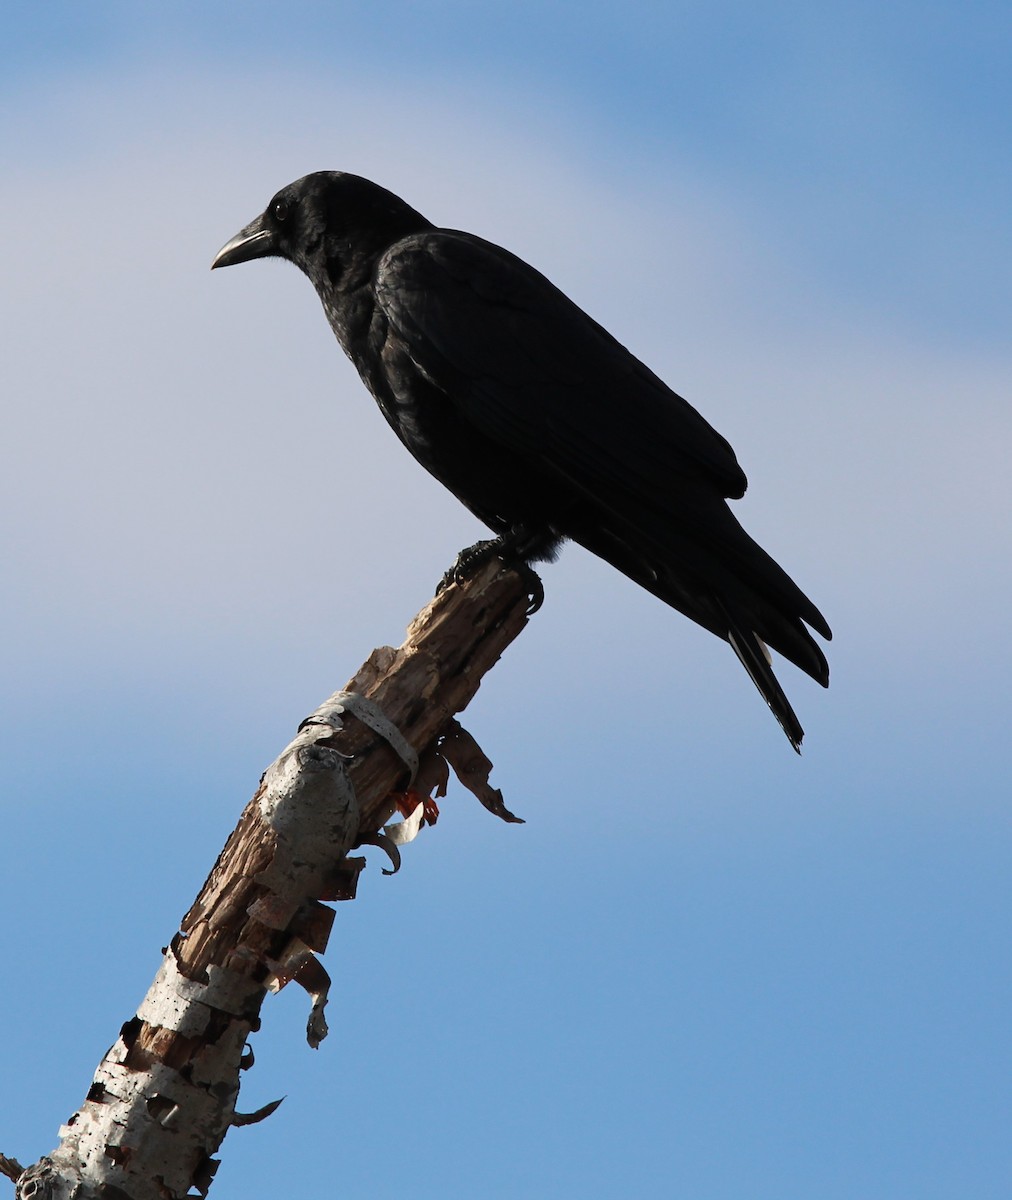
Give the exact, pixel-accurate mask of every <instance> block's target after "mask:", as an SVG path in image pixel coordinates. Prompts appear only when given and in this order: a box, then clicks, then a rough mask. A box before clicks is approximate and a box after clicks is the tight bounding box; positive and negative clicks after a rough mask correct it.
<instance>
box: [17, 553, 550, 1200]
mask: <svg viewBox="0 0 1012 1200" xmlns="http://www.w3.org/2000/svg"><path fill="white" fill-rule="evenodd" d="M527 606H528V597H527V591H526V583H525V581H524V580H523V579H522V578H521V577H520V576H519V575H517V574H515V573H513V572H504V571H503V570H502V568H501V564H499V563H496V562H493V563H490V564H488V566H486V567H485V568H484V569H483V570H482V571H481V572H479V573H478V574H477V575H476V576H475V577H474V578H473V579H471V580H469V581H468V582H467V583H465V584H463V585H461V586H454V587H451V588H448V589H447V590H446V591H444V592H443V593H442V594H441V595H440V596H438V597H437V598H436V599H435V600H433V601H432V602H431V603H430V604H428V605H427V606H426V607H425V608H424V609H423V610H422V611H421V612H420V613H419V614H418V616H416V617H415V619H414V620H413V621H412V623H411V625H410V626H409V628H408V631H407V637H406V639H405V641H404V643H403V645H401V646H400V647H399V648H397V649H391V648H390V647H381V648H380V649H378V650H374V651H373V653H372V654H371V655H370V656H369V658H368V659H367V661H366V662H365V663H364V664H363V665H362V667H361V668H360V669H359V671H358V672H357V673H356V675H355V676H354V677H353V678H352V679H351V680H350V681H349V683H348V685H347V686H346V688H344V689H342V691H341V692H337V693H335V694H334V695H333V696H332V697H330V698H329V699H328V700H327V701H325V702H324V703H323V704H322V705H321V706H320V707H319V708H318V709H317V710H316V711H315V712H314V713H312V714H310V716H309V717H307V718H306V720H305V721H303V722H302V724H301V725H300V727H299V732H298V733H297V735H296V737H295V739H294V740H293V741H292V742H291V743H290V745H289V746H287V747H286V748H285V750H284V751H283V752H282V753H281V755H280V756H279V757H278V759H276V760H275V762H274V763H272V764H271V766H270V767H269V768H268V769H267V771H266V772H265V773H264V776H263V778H262V780H261V782H260V786H259V788H258V789H257V791H256V794H255V795H254V796H253V798H252V799H251V800H250V802H249V804H248V805H247V806H246V808H245V810H244V811H243V813H242V815H241V817H240V818H239V822H238V824H237V825H236V828H235V829H234V831H233V832H232V834H231V835H230V837H229V839H228V841H227V842H226V844H225V847H224V849H223V850H222V852H221V854H220V855H219V857H218V861H217V862H216V863H215V865H214V867H213V868H212V870H211V873H210V875H209V876H208V878H207V881H206V882H205V884H204V886H203V888H201V891H200V894H199V895H198V896H197V899H196V900H195V901H194V903H193V905H192V906H191V907H190V910H189V912H188V913H187V914H186V916H185V917H184V918H183V921H182V923H181V925H180V929H179V932H178V933H177V934H176V935H175V936H174V937H173V939H172V941H171V944H170V946H169V947H168V949H167V950H166V952H165V958H164V960H163V962H162V966H161V968H160V969H159V972H158V975H157V976H156V978H155V981H154V983H153V984H152V986H151V988H150V989H149V991H148V994H147V995H146V996H145V998H144V1000H143V1002H142V1003H141V1006H140V1008H139V1009H138V1011H137V1015H136V1016H135V1017H134V1018H133V1019H132V1020H130V1021H128V1022H127V1023H126V1024H125V1025H124V1026H123V1028H122V1030H121V1031H120V1035H119V1038H118V1039H117V1041H116V1043H115V1045H114V1046H113V1047H112V1049H111V1050H110V1051H109V1052H108V1054H107V1055H106V1057H105V1058H104V1059H103V1061H102V1063H101V1064H100V1065H99V1067H98V1070H97V1072H96V1074H95V1079H94V1081H93V1083H92V1086H91V1088H90V1090H89V1092H88V1096H87V1098H86V1100H85V1102H84V1104H83V1105H82V1106H81V1108H80V1109H79V1110H78V1111H77V1112H76V1113H75V1114H74V1116H73V1117H71V1118H70V1120H69V1121H68V1122H67V1124H66V1125H65V1126H64V1127H63V1128H62V1129H61V1131H60V1139H61V1140H60V1144H59V1146H58V1147H57V1148H56V1149H55V1150H54V1151H53V1152H52V1153H51V1154H50V1155H48V1156H46V1157H45V1158H43V1159H41V1160H40V1161H39V1162H38V1163H36V1164H34V1165H33V1166H31V1167H29V1168H28V1169H26V1170H24V1171H23V1172H22V1171H21V1168H20V1164H18V1163H16V1161H15V1160H13V1159H5V1160H3V1163H4V1167H5V1168H6V1170H5V1173H7V1174H10V1175H14V1174H17V1175H18V1176H19V1178H18V1179H17V1184H16V1186H17V1194H18V1197H19V1200H29V1198H32V1200H43V1198H44V1197H53V1198H54V1200H55V1198H58V1197H59V1198H63V1197H67V1198H68V1200H69V1198H70V1197H71V1196H73V1197H74V1198H75V1200H91V1198H92V1197H95V1198H96V1200H97V1198H98V1197H100V1196H101V1197H104V1198H105V1200H110V1198H113V1200H119V1198H122V1197H129V1198H130V1200H175V1198H176V1197H181V1196H183V1195H185V1194H187V1193H188V1192H190V1193H192V1191H193V1190H196V1191H198V1192H200V1193H201V1194H206V1192H207V1189H208V1188H209V1186H210V1183H211V1180H212V1178H213V1175H214V1171H215V1168H216V1166H217V1163H216V1162H215V1160H214V1159H213V1157H212V1156H213V1154H214V1153H215V1152H216V1151H217V1149H218V1147H219V1145H220V1144H221V1141H222V1139H223V1138H224V1136H225V1134H226V1133H227V1131H228V1129H229V1127H230V1126H231V1125H236V1124H251V1123H253V1122H255V1121H257V1120H261V1119H263V1118H264V1117H266V1116H267V1115H269V1112H271V1111H273V1108H272V1107H271V1106H269V1105H268V1106H266V1107H265V1108H264V1109H261V1110H259V1111H258V1112H256V1113H252V1114H247V1115H242V1114H239V1113H237V1112H236V1108H235V1103H236V1100H237V1097H238V1092H239V1073H240V1071H242V1070H244V1069H246V1068H247V1067H249V1066H251V1065H252V1054H251V1052H250V1051H249V1050H248V1048H247V1038H248V1036H249V1034H250V1033H251V1032H253V1031H255V1030H256V1029H258V1028H259V1025H260V1009H261V1005H262V1003H263V1000H264V998H265V996H266V994H267V992H268V990H269V989H272V988H273V989H277V988H279V987H282V986H284V985H285V984H286V983H287V982H289V981H290V980H293V979H294V980H296V981H298V982H299V983H300V984H301V985H302V986H303V987H305V989H306V990H307V992H309V993H310V995H311V996H312V998H313V1007H312V1011H311V1014H310V1019H309V1023H308V1026H307V1036H308V1038H309V1041H310V1044H311V1045H318V1044H319V1042H320V1040H322V1038H323V1037H324V1036H325V1035H326V1023H325V1021H324V1019H323V1008H324V1005H325V1004H326V998H327V989H328V985H329V979H328V977H327V973H326V971H325V970H324V968H323V966H322V964H321V963H320V961H319V960H318V959H317V958H316V954H317V953H319V952H321V951H322V950H323V949H324V948H325V946H326V944H327V939H328V936H329V933H330V928H331V924H332V922H333V916H334V913H333V909H330V908H329V907H327V906H326V905H324V904H321V902H320V901H321V900H323V899H344V898H350V897H352V896H354V893H355V883H356V879H357V875H358V872H359V870H361V865H362V860H360V859H349V858H348V857H347V854H348V851H349V850H351V849H352V848H353V847H354V846H355V845H357V844H359V843H360V841H361V840H362V839H363V838H368V837H369V836H371V835H376V834H377V832H378V831H379V830H380V828H381V826H382V825H383V823H384V822H385V821H387V820H388V819H389V817H390V816H391V814H392V813H393V812H394V810H395V807H396V799H395V794H396V793H397V792H398V790H399V791H400V792H401V793H403V791H404V789H405V788H407V787H408V786H409V785H410V784H411V782H412V773H413V772H412V767H413V766H415V765H417V760H418V758H420V759H421V760H422V771H421V772H420V774H419V777H418V788H419V790H420V791H425V792H426V794H427V789H429V788H431V787H432V786H434V785H435V783H436V782H437V781H438V780H439V779H440V778H441V774H445V769H446V768H445V764H444V763H443V762H442V760H441V759H439V758H438V746H439V743H440V739H441V738H443V737H444V736H445V737H446V739H447V754H446V758H447V759H448V760H449V761H450V762H451V763H452V764H453V765H454V768H455V770H457V772H458V774H459V775H460V776H461V778H462V779H463V781H464V782H465V783H466V784H467V785H468V786H469V787H471V788H472V789H473V790H474V791H475V793H476V794H477V795H478V796H479V798H480V799H481V800H482V803H484V804H485V805H486V807H489V808H491V809H492V811H494V812H498V813H499V815H500V816H502V817H503V818H504V819H506V820H512V819H515V818H513V817H512V815H511V814H510V813H509V812H508V810H506V809H505V807H504V806H503V805H502V799H501V796H499V794H498V793H497V792H495V791H493V790H492V789H491V788H490V787H489V785H488V782H487V774H488V766H489V764H488V762H487V760H486V759H484V757H483V755H482V754H481V751H480V750H479V749H478V747H477V746H476V745H475V743H474V742H473V739H470V738H469V736H468V735H467V734H466V733H464V731H463V730H461V729H460V728H459V726H457V725H456V723H455V722H454V721H453V716H454V714H456V713H459V712H461V711H463V709H464V708H466V706H467V704H468V703H469V702H470V700H471V699H472V698H473V696H474V694H475V692H476V691H477V689H478V686H479V684H480V683H481V680H482V677H483V676H484V675H485V673H486V672H487V671H488V670H489V669H490V668H491V667H492V666H493V665H494V664H495V662H496V661H497V660H498V658H499V656H500V655H501V654H502V652H503V650H504V649H505V648H506V647H507V646H508V645H509V644H510V642H511V641H512V640H513V639H514V638H515V637H517V635H518V634H519V633H520V632H521V630H522V629H523V628H524V626H525V624H526V622H527ZM349 694H350V695H349ZM356 714H357V715H356ZM408 764H410V765H408ZM419 815H420V814H419ZM380 840H382V838H381V839H380Z"/></svg>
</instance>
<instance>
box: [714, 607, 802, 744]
mask: <svg viewBox="0 0 1012 1200" xmlns="http://www.w3.org/2000/svg"><path fill="white" fill-rule="evenodd" d="M725 613H726V615H727V624H728V630H727V640H728V642H730V644H731V649H732V650H733V651H734V652H735V654H737V656H738V661H739V662H740V663H741V665H742V666H743V667H744V668H745V670H746V671H747V672H748V675H749V678H750V679H751V680H752V682H753V683H754V684H755V685H756V687H757V688H758V689H759V694H760V695H761V696H762V698H763V699H764V700H765V701H766V703H767V704H768V705H769V706H770V711H771V712H772V713H773V715H774V716H775V717H776V719H777V720H778V721H779V722H780V728H781V729H782V730H783V731H784V733H786V734H787V739H788V741H789V742H790V743H791V745H792V746H793V747H794V749H795V750H796V751H797V752H798V754H800V753H801V741H802V738H804V736H805V731H804V729H802V728H801V722H800V721H799V720H798V718H797V715H796V714H795V712H794V709H793V708H791V702H790V701H789V700H788V699H787V696H786V694H785V693H784V689H783V688H782V687H781V686H780V681H779V680H778V679H777V677H776V675H774V674H773V664H772V661H771V659H770V654H769V651H768V650H767V649H766V644H765V643H764V642H763V640H762V638H760V637H759V635H758V634H757V633H754V632H753V631H752V630H751V629H746V628H745V627H744V626H742V625H741V624H740V623H739V622H738V621H736V620H735V619H734V617H732V616H731V614H730V613H727V610H726V609H725Z"/></svg>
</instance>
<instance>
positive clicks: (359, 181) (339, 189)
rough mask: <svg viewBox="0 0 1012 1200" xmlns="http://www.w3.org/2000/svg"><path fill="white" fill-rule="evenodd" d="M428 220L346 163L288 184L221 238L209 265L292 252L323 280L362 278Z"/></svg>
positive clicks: (291, 258) (309, 272)
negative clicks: (250, 218)
mask: <svg viewBox="0 0 1012 1200" xmlns="http://www.w3.org/2000/svg"><path fill="white" fill-rule="evenodd" d="M429 228H431V223H430V222H429V221H427V220H426V219H425V218H424V217H423V216H422V215H421V214H420V213H418V212H416V211H415V210H414V209H413V208H412V207H411V206H410V205H408V204H405V203H404V201H403V200H401V199H400V198H399V197H398V196H395V195H394V194H393V192H388V191H387V190H386V188H381V187H380V186H379V185H378V184H375V183H371V182H370V181H369V180H368V179H363V178H362V177H361V176H359V175H348V174H346V173H345V172H343V171H317V172H315V174H313V175H306V176H304V177H303V178H302V179H297V180H296V181H295V183H290V184H289V185H288V186H287V187H283V188H282V189H281V191H280V192H278V193H277V195H276V196H275V197H274V198H273V200H271V202H270V204H268V205H267V207H266V208H265V209H264V211H263V212H262V213H261V214H260V216H259V217H257V218H256V219H255V220H253V221H251V222H250V223H249V224H248V225H247V226H246V227H245V228H244V229H241V230H240V231H239V232H238V233H237V234H236V235H235V237H234V238H232V240H231V241H229V242H226V244H225V245H224V246H222V248H221V249H220V250H219V251H218V253H217V255H216V256H215V259H214V262H212V263H211V267H212V269H213V268H214V267H230V266H232V265H233V264H234V263H241V262H248V261H249V260H250V259H253V258H271V257H273V258H286V259H288V261H289V262H292V263H294V264H295V265H296V266H297V267H299V268H300V269H301V270H303V271H305V273H306V274H307V275H308V276H309V277H310V279H312V281H313V282H314V283H315V284H317V285H318V286H319V285H321V284H322V285H324V286H326V285H328V284H329V285H330V286H337V285H339V284H340V283H342V282H346V281H348V280H349V278H354V279H356V280H357V278H358V277H359V276H360V275H361V273H362V271H363V270H370V269H371V266H372V263H373V262H374V261H375V259H376V257H377V256H378V255H379V254H381V253H382V252H383V251H384V250H385V249H386V248H387V247H388V246H391V245H392V244H393V243H394V242H396V241H398V240H399V239H400V238H402V237H405V236H407V235H408V234H410V233H415V232H417V231H419V230H422V229H429Z"/></svg>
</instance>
